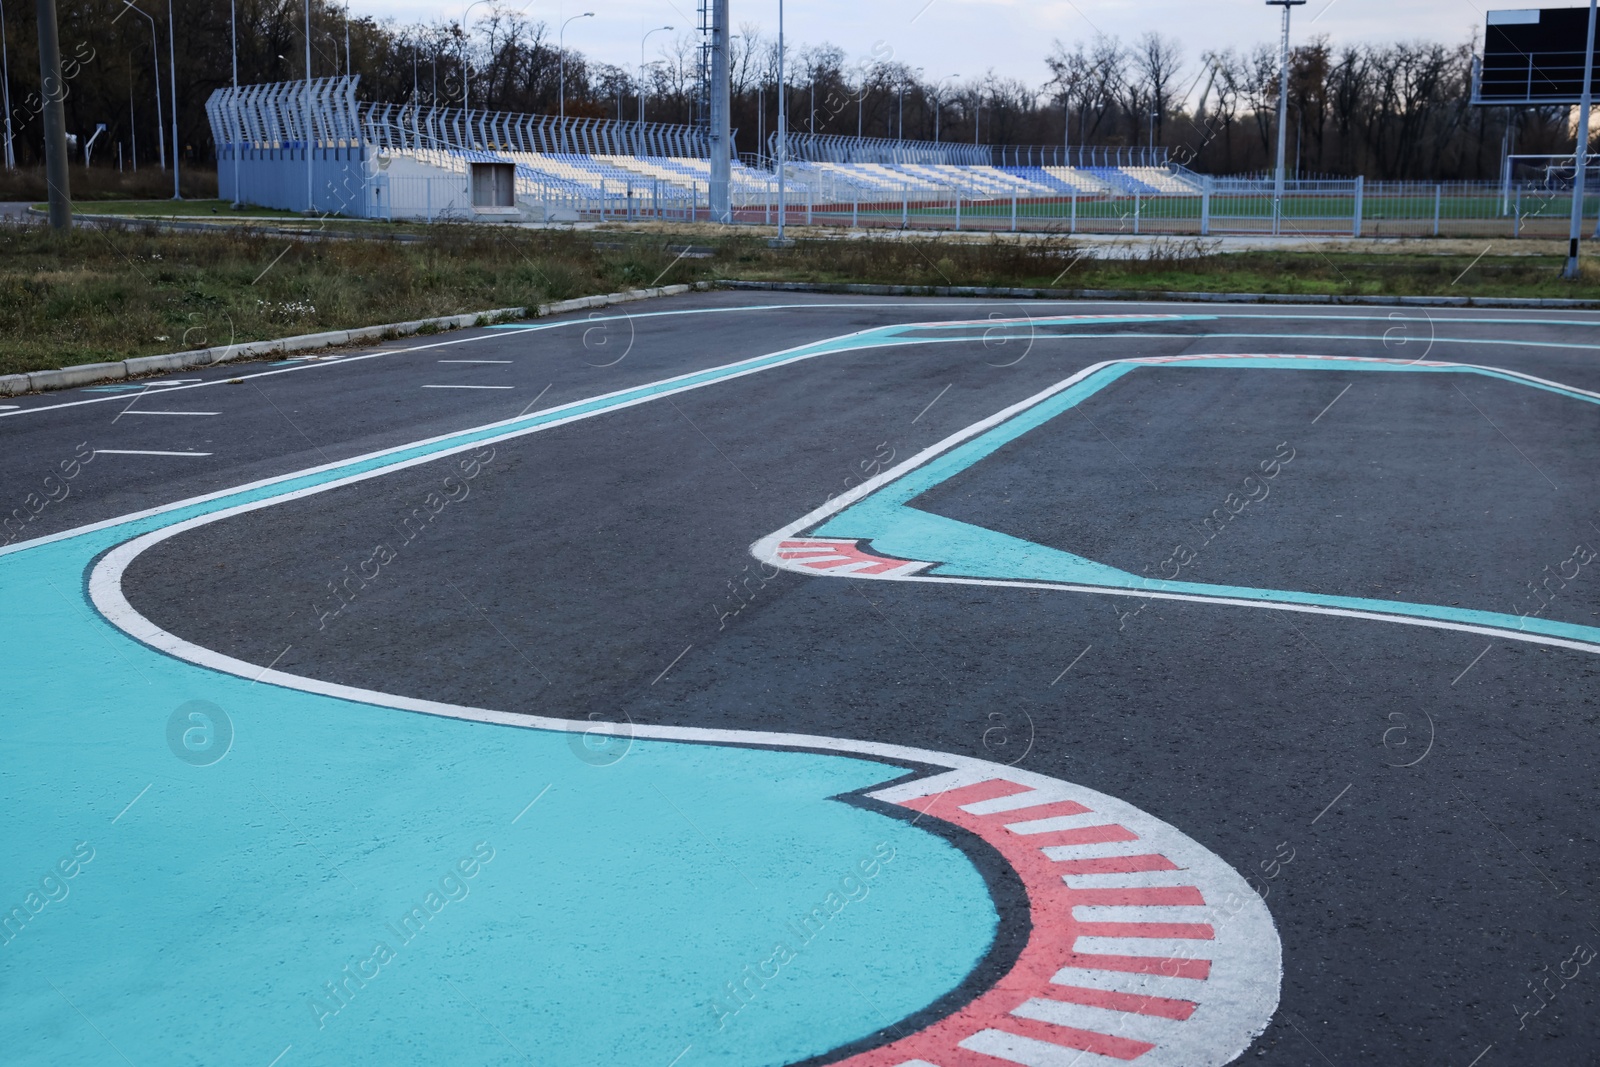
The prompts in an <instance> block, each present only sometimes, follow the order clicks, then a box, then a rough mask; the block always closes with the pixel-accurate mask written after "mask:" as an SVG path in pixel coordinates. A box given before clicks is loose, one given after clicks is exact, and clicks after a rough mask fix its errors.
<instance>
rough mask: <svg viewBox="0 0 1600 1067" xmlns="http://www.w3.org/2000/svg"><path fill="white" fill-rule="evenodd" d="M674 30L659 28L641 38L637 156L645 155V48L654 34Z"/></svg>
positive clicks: (636, 138)
mask: <svg viewBox="0 0 1600 1067" xmlns="http://www.w3.org/2000/svg"><path fill="white" fill-rule="evenodd" d="M671 30H672V27H671V26H657V27H656V28H655V29H653V30H650V31H648V32H646V33H645V35H644V36H643V37H641V38H639V128H638V129H637V130H636V131H634V145H633V151H634V154H635V155H638V156H643V155H644V46H645V42H646V41H648V40H650V34H652V33H666V32H670V31H671Z"/></svg>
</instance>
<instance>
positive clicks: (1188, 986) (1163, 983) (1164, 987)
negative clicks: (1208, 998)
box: [1050, 967, 1205, 1000]
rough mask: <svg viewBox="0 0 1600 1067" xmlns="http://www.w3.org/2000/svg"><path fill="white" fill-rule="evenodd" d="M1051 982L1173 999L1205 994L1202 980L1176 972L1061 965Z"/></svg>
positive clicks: (1199, 998)
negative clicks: (1142, 971)
mask: <svg viewBox="0 0 1600 1067" xmlns="http://www.w3.org/2000/svg"><path fill="white" fill-rule="evenodd" d="M1050 981H1051V982H1053V983H1054V984H1056V985H1068V986H1076V987H1078V988H1079V989H1102V990H1105V991H1106V992H1108V993H1134V994H1138V995H1143V996H1147V997H1171V998H1173V999H1174V1000H1201V999H1203V998H1204V997H1205V979H1203V978H1179V977H1177V976H1175V975H1165V974H1137V973H1134V972H1131V971H1100V970H1091V969H1089V968H1087V967H1063V968H1061V970H1059V971H1057V972H1056V974H1055V977H1054V978H1051V979H1050Z"/></svg>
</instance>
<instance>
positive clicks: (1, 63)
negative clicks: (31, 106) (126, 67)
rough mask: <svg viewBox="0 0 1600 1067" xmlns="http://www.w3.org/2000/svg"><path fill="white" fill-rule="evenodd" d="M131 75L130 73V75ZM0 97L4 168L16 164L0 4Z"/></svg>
mask: <svg viewBox="0 0 1600 1067" xmlns="http://www.w3.org/2000/svg"><path fill="white" fill-rule="evenodd" d="M130 77H131V75H130ZM0 90H3V93H0V97H3V103H4V105H5V109H6V170H12V169H14V168H15V167H16V165H17V157H16V153H15V152H13V151H12V148H11V53H10V52H9V51H7V49H6V13H5V9H4V7H3V6H0Z"/></svg>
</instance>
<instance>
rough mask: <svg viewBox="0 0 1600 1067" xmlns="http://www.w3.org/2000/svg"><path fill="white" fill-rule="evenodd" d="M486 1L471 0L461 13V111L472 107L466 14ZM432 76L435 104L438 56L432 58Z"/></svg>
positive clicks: (437, 100)
mask: <svg viewBox="0 0 1600 1067" xmlns="http://www.w3.org/2000/svg"><path fill="white" fill-rule="evenodd" d="M488 2H489V0H472V3H470V4H468V5H467V9H466V10H465V11H463V12H462V13H461V110H463V111H470V110H471V109H472V82H471V79H470V73H471V72H470V69H469V67H468V64H467V16H468V15H470V14H472V9H473V8H475V7H477V6H478V5H479V4H487V3H488ZM433 78H434V86H433V95H434V104H435V106H437V105H438V103H439V85H438V81H439V57H438V56H434V59H433Z"/></svg>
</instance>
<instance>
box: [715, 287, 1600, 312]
mask: <svg viewBox="0 0 1600 1067" xmlns="http://www.w3.org/2000/svg"><path fill="white" fill-rule="evenodd" d="M712 284H713V285H715V286H716V287H717V288H719V289H754V290H765V291H773V292H790V293H850V294H855V295H861V296H976V297H991V298H1011V299H1022V300H1146V301H1187V302H1194V303H1203V304H1327V305H1341V304H1342V305H1363V304H1364V305H1369V306H1370V305H1377V306H1380V307H1447V308H1453V307H1462V308H1467V307H1481V308H1592V309H1600V300H1564V299H1555V298H1546V297H1515V296H1337V295H1333V296H1330V295H1327V294H1322V293H1307V294H1304V295H1301V294H1296V293H1163V292H1152V291H1149V290H1144V289H986V288H983V287H980V286H975V285H853V284H852V285H846V284H835V285H825V284H815V283H811V282H743V281H718V282H714V283H712Z"/></svg>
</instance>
